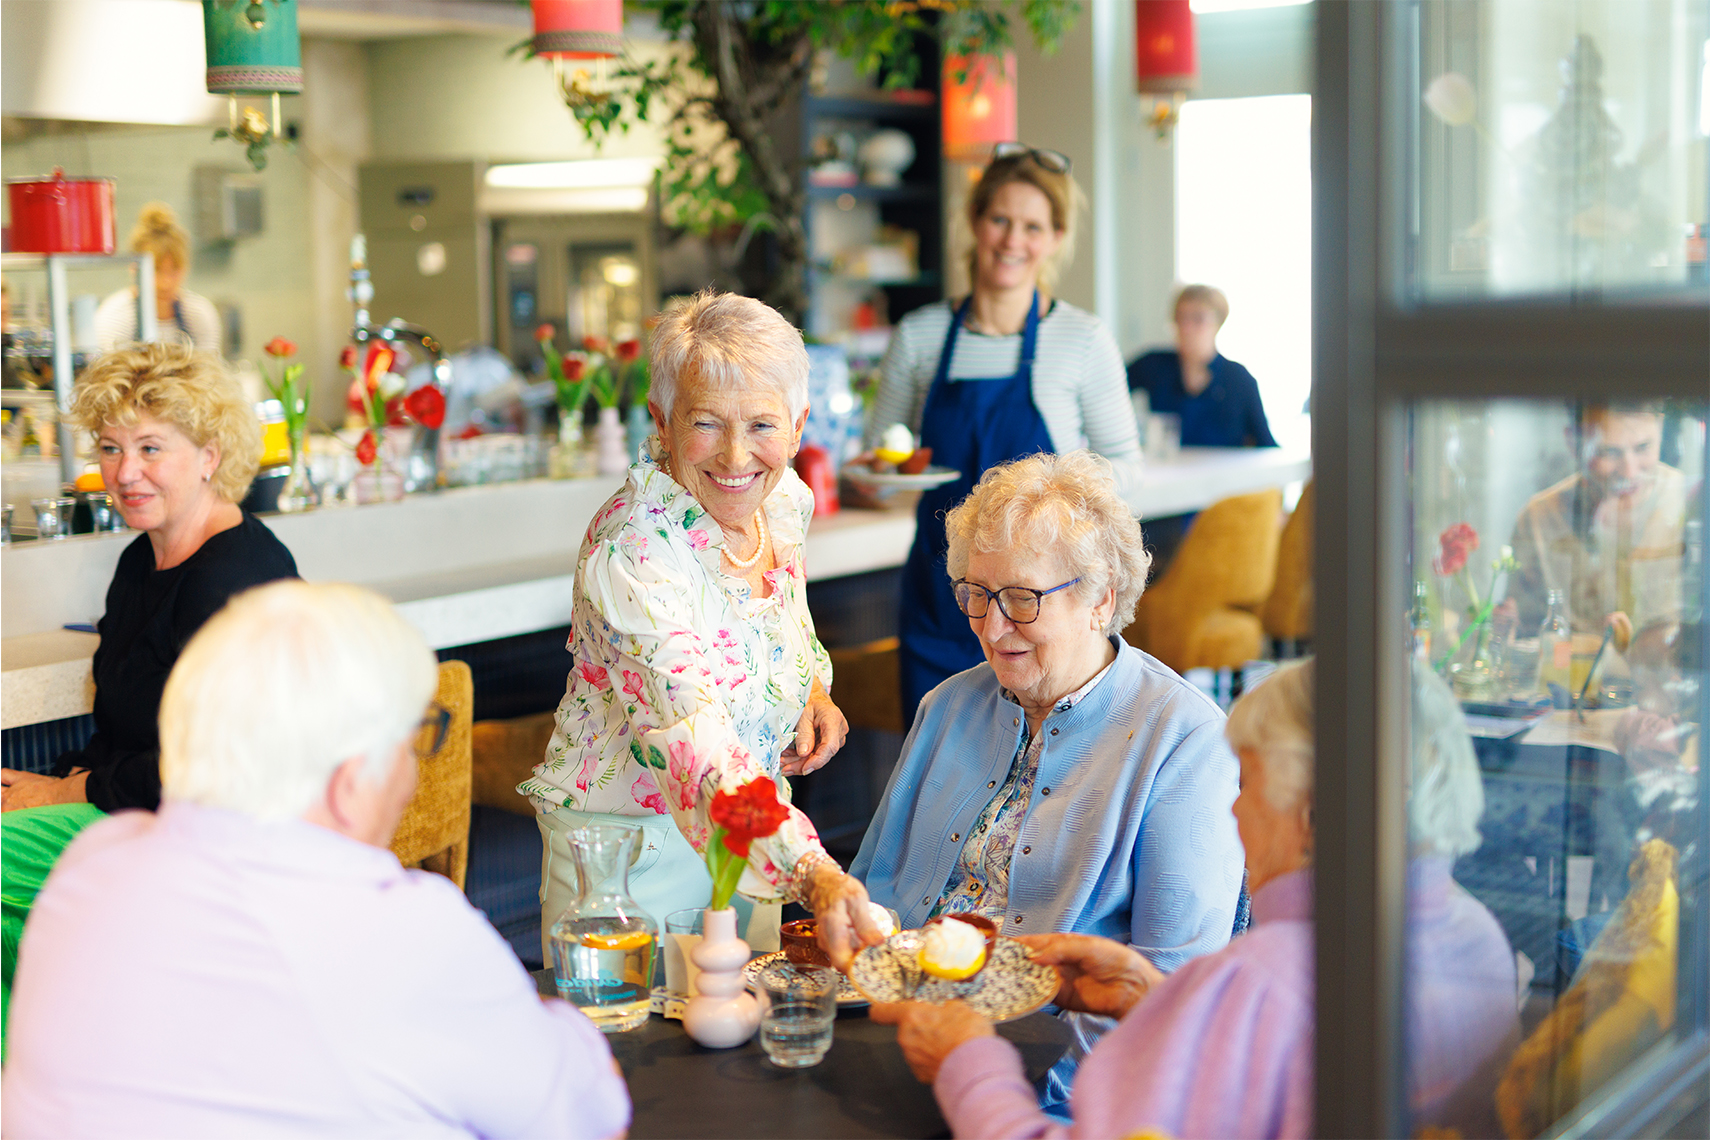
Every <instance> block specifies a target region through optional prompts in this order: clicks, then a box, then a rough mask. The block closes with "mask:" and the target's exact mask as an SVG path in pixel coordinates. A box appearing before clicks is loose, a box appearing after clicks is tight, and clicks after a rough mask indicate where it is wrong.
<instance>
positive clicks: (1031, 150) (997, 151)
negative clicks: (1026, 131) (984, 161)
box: [992, 142, 1070, 174]
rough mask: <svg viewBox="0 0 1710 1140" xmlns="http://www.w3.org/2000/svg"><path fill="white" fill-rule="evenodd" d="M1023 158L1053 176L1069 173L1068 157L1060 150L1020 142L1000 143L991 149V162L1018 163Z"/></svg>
mask: <svg viewBox="0 0 1710 1140" xmlns="http://www.w3.org/2000/svg"><path fill="white" fill-rule="evenodd" d="M1024 158H1031V159H1032V160H1033V161H1034V162H1036V163H1038V164H1039V165H1040V166H1042V167H1044V168H1045V169H1046V170H1049V171H1051V172H1053V173H1055V174H1067V173H1068V172H1069V165H1070V164H1069V156H1068V155H1066V154H1064V153H1063V152H1062V151H1060V150H1044V149H1042V148H1040V147H1035V146H1028V145H1027V144H1026V143H1021V142H1000V143H998V144H997V145H996V146H994V147H992V161H993V162H1019V161H1020V160H1022V159H1024Z"/></svg>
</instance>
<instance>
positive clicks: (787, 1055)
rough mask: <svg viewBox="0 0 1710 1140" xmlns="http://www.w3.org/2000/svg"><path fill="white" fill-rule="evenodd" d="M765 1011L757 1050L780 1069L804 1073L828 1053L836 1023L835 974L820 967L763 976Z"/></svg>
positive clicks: (791, 968)
mask: <svg viewBox="0 0 1710 1140" xmlns="http://www.w3.org/2000/svg"><path fill="white" fill-rule="evenodd" d="M762 988H763V990H764V991H765V995H766V1010H765V1012H764V1013H762V1014H761V1015H760V1048H761V1049H763V1050H765V1052H766V1056H767V1058H768V1059H770V1060H771V1062H772V1063H773V1064H774V1065H777V1066H778V1067H779V1068H782V1069H806V1068H809V1067H811V1066H813V1065H817V1064H819V1063H820V1062H821V1061H823V1060H825V1055H826V1054H827V1053H828V1052H830V1051H831V1039H832V1027H833V1025H834V1024H835V1022H836V1020H837V972H836V971H835V970H828V969H825V968H824V967H821V966H790V967H789V968H788V969H786V970H778V971H771V972H768V974H767V975H766V976H765V979H764V982H763V986H762Z"/></svg>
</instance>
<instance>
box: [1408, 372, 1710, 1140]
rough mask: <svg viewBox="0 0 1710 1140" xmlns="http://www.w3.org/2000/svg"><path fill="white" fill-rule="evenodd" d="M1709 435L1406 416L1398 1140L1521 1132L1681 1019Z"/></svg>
mask: <svg viewBox="0 0 1710 1140" xmlns="http://www.w3.org/2000/svg"><path fill="white" fill-rule="evenodd" d="M1705 415H1706V406H1705V405H1704V404H1702V403H1700V404H1694V405H1690V406H1681V405H1678V404H1665V403H1647V402H1634V403H1628V404H1613V405H1578V404H1571V403H1567V402H1546V401H1517V400H1490V401H1479V402H1450V401H1430V402H1424V403H1421V404H1417V405H1415V406H1414V408H1413V409H1412V413H1411V430H1410V441H1409V445H1410V449H1411V464H1410V470H1411V478H1410V492H1411V497H1410V498H1411V501H1410V504H1409V505H1410V510H1411V518H1412V532H1413V539H1412V558H1411V562H1412V572H1413V575H1414V591H1413V596H1414V605H1413V610H1412V613H1411V615H1410V621H1411V623H1412V626H1413V630H1414V636H1413V639H1412V645H1413V660H1412V662H1411V663H1410V667H1411V669H1412V673H1413V687H1412V719H1411V735H1412V750H1413V752H1412V761H1411V770H1410V774H1409V782H1408V828H1409V850H1410V859H1409V876H1408V882H1409V898H1408V920H1407V921H1408V927H1407V929H1408V938H1407V946H1408V956H1407V963H1406V973H1405V992H1406V1008H1407V1010H1408V1015H1409V1020H1408V1033H1407V1049H1408V1073H1409V1093H1410V1106H1411V1109H1412V1112H1413V1115H1414V1119H1413V1127H1412V1129H1411V1131H1412V1132H1413V1134H1415V1135H1418V1134H1419V1133H1420V1131H1421V1129H1423V1128H1425V1127H1427V1126H1431V1127H1438V1128H1458V1129H1459V1130H1460V1131H1461V1134H1462V1135H1469V1136H1470V1135H1502V1134H1507V1135H1515V1136H1520V1135H1524V1136H1535V1135H1538V1134H1539V1133H1540V1132H1542V1131H1543V1130H1544V1129H1546V1128H1548V1127H1549V1126H1551V1125H1552V1124H1553V1123H1554V1122H1556V1121H1558V1120H1560V1119H1561V1118H1562V1117H1563V1116H1564V1115H1566V1114H1567V1113H1569V1112H1571V1111H1573V1110H1574V1109H1575V1108H1576V1107H1578V1106H1579V1105H1581V1104H1582V1103H1584V1102H1586V1101H1587V1100H1588V1099H1589V1098H1592V1097H1594V1096H1600V1095H1606V1094H1609V1093H1611V1092H1613V1091H1615V1090H1617V1089H1618V1088H1620V1087H1621V1083H1622V1077H1623V1075H1624V1073H1626V1072H1628V1071H1629V1069H1630V1067H1631V1066H1632V1065H1633V1064H1634V1063H1635V1061H1637V1060H1638V1059H1639V1058H1640V1057H1641V1055H1643V1054H1645V1053H1646V1052H1647V1051H1648V1050H1653V1049H1655V1048H1657V1047H1658V1046H1659V1045H1665V1046H1666V1043H1667V1042H1669V1041H1670V1040H1671V1039H1672V1040H1679V1039H1681V1038H1682V1037H1683V1036H1685V1035H1686V1034H1688V1033H1690V1032H1691V1031H1692V1029H1693V1028H1694V1026H1693V1022H1695V1021H1696V1019H1697V1018H1698V1016H1699V1015H1698V1014H1697V1012H1696V1011H1697V1010H1698V1009H1699V1008H1701V1006H1700V998H1701V995H1703V994H1704V993H1705V986H1706V977H1705V975H1706V969H1707V960H1706V953H1705V948H1704V947H1702V946H1698V947H1693V946H1692V945H1690V943H1691V940H1692V939H1693V937H1694V935H1693V930H1694V922H1693V916H1694V915H1695V914H1696V913H1697V911H1698V909H1699V908H1702V907H1703V906H1704V905H1705V901H1704V897H1703V895H1704V892H1703V888H1704V885H1705V863H1704V854H1705V846H1706V838H1707V837H1706V836H1705V834H1704V833H1703V822H1702V821H1703V816H1702V815H1701V814H1700V810H1699V803H1700V800H1701V796H1702V792H1703V774H1702V770H1701V768H1700V765H1699V749H1700V739H1701V733H1700V731H1699V728H1700V725H1701V723H1702V720H1703V716H1704V709H1705V702H1706V696H1707V693H1710V690H1707V689H1706V686H1705V684H1704V681H1705V670H1704V663H1703V661H1702V659H1701V657H1700V650H1701V647H1702V641H1701V636H1702V634H1701V628H1702V621H1703V616H1704V603H1705V584H1704V575H1703V534H1704V529H1703V518H1704V500H1703V495H1704V487H1703V483H1704V470H1705ZM1683 939H1685V940H1686V941H1685V943H1683Z"/></svg>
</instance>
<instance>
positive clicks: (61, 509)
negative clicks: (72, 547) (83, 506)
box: [30, 498, 77, 539]
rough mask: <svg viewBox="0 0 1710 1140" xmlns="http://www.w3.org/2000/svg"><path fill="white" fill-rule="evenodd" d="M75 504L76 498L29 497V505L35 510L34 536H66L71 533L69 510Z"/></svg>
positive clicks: (43, 537)
mask: <svg viewBox="0 0 1710 1140" xmlns="http://www.w3.org/2000/svg"><path fill="white" fill-rule="evenodd" d="M76 505H77V500H76V499H71V498H64V499H31V500H30V506H32V507H34V508H35V511H36V537H37V538H38V539H59V538H66V537H68V536H69V535H70V534H71V510H72V508H73V507H75V506H76Z"/></svg>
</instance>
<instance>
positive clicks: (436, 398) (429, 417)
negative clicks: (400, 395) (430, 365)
mask: <svg viewBox="0 0 1710 1140" xmlns="http://www.w3.org/2000/svg"><path fill="white" fill-rule="evenodd" d="M404 410H405V411H406V412H408V413H410V418H411V419H412V420H415V421H416V422H417V423H418V424H421V425H422V426H423V427H425V428H437V427H438V426H439V425H440V424H443V423H444V422H445V393H444V392H441V391H440V390H439V389H438V388H437V387H435V386H434V385H432V384H424V385H423V386H422V387H420V388H417V389H416V390H415V391H414V392H411V393H410V394H409V395H408V396H405V397H404Z"/></svg>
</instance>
